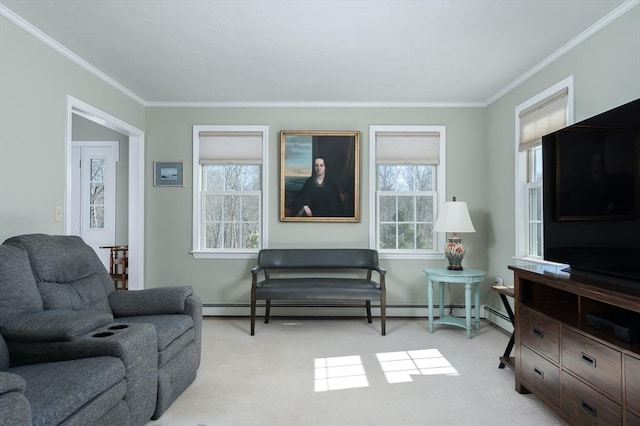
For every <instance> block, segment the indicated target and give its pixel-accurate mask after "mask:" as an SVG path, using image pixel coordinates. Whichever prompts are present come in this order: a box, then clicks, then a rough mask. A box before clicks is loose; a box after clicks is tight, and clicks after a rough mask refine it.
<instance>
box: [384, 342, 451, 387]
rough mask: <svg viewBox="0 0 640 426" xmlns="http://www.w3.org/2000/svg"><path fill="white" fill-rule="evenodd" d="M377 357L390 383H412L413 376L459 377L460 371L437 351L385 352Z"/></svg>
mask: <svg viewBox="0 0 640 426" xmlns="http://www.w3.org/2000/svg"><path fill="white" fill-rule="evenodd" d="M377 357H378V362H380V367H382V371H384V374H385V376H386V378H387V382H389V383H403V382H412V381H413V379H412V377H411V376H412V375H422V376H432V375H448V376H457V375H458V371H457V370H456V369H455V368H453V366H452V365H451V363H449V361H447V359H446V358H445V357H444V355H442V354H441V353H440V351H439V350H437V349H421V350H415V351H398V352H383V353H379V354H377Z"/></svg>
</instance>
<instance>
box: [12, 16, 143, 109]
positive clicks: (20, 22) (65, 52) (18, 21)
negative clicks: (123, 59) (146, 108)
mask: <svg viewBox="0 0 640 426" xmlns="http://www.w3.org/2000/svg"><path fill="white" fill-rule="evenodd" d="M0 15H2V16H4V17H5V18H7V19H8V20H9V21H11V22H13V23H14V24H15V25H17V26H18V27H20V28H22V29H23V30H25V31H26V32H27V33H29V34H31V35H32V36H34V37H35V38H36V39H38V40H40V41H41V42H43V43H44V44H46V45H47V46H49V47H50V48H52V49H53V50H55V51H56V52H58V53H60V54H61V55H62V56H64V57H65V58H67V59H69V60H70V61H71V62H73V63H75V64H76V65H78V66H79V67H80V68H83V69H85V70H87V71H88V72H89V73H91V74H93V75H94V76H96V77H98V78H99V79H100V80H102V81H104V82H105V83H107V84H108V85H110V86H112V87H113V88H115V89H116V90H118V91H120V92H122V93H123V94H124V95H126V96H128V97H129V98H131V99H133V100H134V101H136V102H138V103H139V104H141V105H145V104H146V101H145V100H144V99H142V98H141V97H140V96H138V95H136V94H135V93H133V92H132V91H131V90H129V89H127V88H126V87H124V86H123V85H122V84H120V83H118V82H117V81H115V80H114V79H112V78H111V77H109V76H108V75H107V74H105V73H103V72H102V71H100V70H99V69H98V68H96V67H94V66H93V65H91V64H90V63H89V62H87V61H85V60H84V59H82V58H81V57H80V56H78V55H76V54H75V53H73V52H72V51H71V50H69V49H67V48H66V47H64V46H63V45H61V44H60V43H58V42H57V41H55V40H54V39H52V38H51V37H49V36H48V35H47V34H45V33H43V32H42V31H40V30H39V29H38V28H36V27H34V26H33V25H31V24H30V23H29V22H27V21H25V20H24V19H22V18H21V17H20V16H18V15H16V14H15V13H13V11H12V10H10V9H8V8H7V7H6V6H4V5H2V4H0Z"/></svg>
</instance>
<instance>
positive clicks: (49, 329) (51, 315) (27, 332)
mask: <svg viewBox="0 0 640 426" xmlns="http://www.w3.org/2000/svg"><path fill="white" fill-rule="evenodd" d="M111 322H113V316H112V315H111V314H109V313H103V312H96V311H94V310H83V311H71V310H53V311H42V312H36V313H35V314H31V315H27V316H23V317H20V318H16V319H15V320H13V321H10V322H8V323H5V324H2V325H1V326H0V332H2V335H3V336H5V337H6V338H7V340H9V341H14V342H57V341H69V340H73V339H77V338H79V337H80V336H83V335H84V334H86V333H88V332H90V331H92V330H95V329H96V328H99V327H102V326H105V325H107V324H109V323H111Z"/></svg>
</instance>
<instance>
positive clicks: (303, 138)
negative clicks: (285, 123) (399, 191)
mask: <svg viewBox="0 0 640 426" xmlns="http://www.w3.org/2000/svg"><path fill="white" fill-rule="evenodd" d="M280 221H282V222H359V221H360V132H359V131H356V130H353V131H351V130H350V131H330V130H318V131H313V130H282V131H281V132H280Z"/></svg>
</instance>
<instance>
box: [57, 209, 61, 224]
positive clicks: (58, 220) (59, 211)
mask: <svg viewBox="0 0 640 426" xmlns="http://www.w3.org/2000/svg"><path fill="white" fill-rule="evenodd" d="M56 222H62V207H61V206H56Z"/></svg>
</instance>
